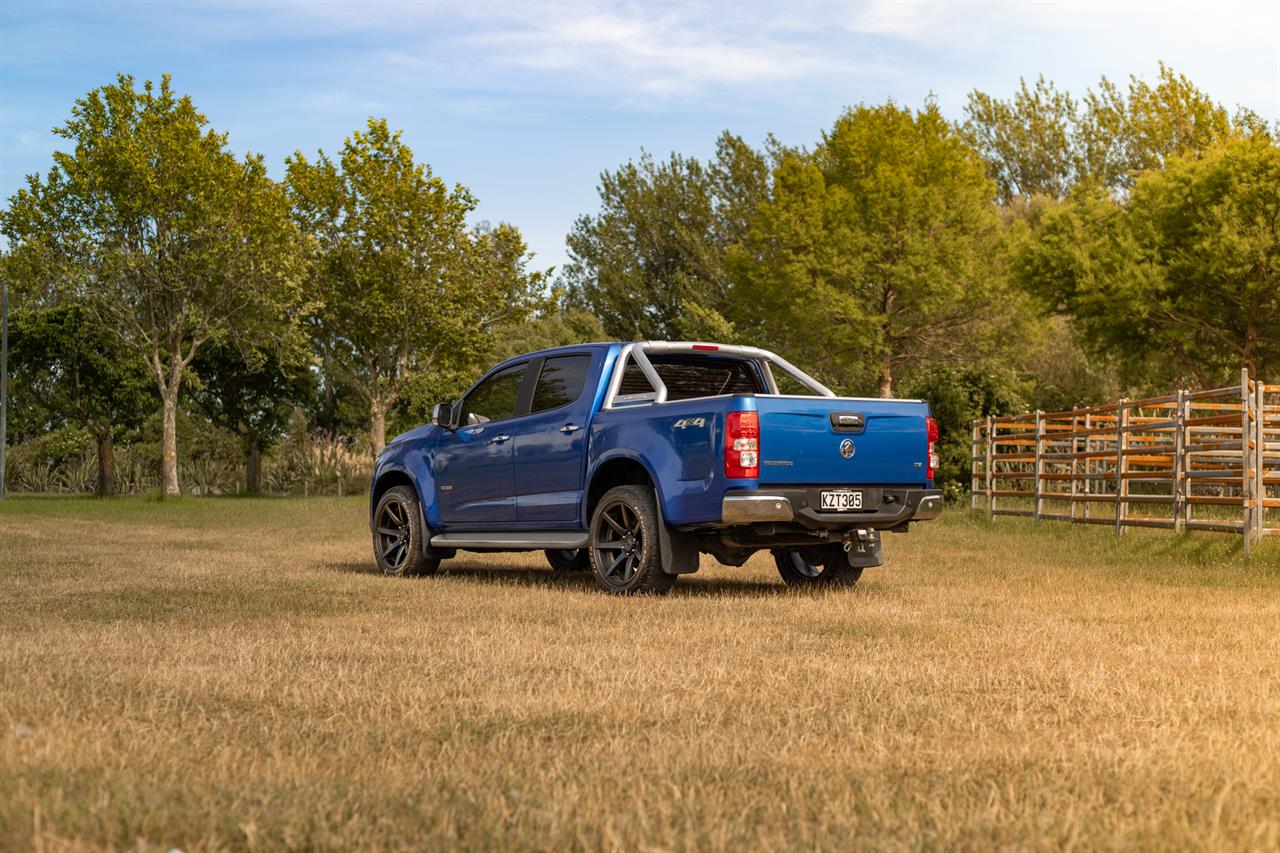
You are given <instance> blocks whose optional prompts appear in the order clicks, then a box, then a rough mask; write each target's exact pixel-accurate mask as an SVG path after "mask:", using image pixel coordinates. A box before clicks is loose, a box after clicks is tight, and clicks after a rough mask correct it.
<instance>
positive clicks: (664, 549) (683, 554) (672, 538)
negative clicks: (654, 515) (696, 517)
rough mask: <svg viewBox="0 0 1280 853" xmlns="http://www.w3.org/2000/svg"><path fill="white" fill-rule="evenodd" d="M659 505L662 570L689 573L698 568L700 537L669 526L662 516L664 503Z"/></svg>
mask: <svg viewBox="0 0 1280 853" xmlns="http://www.w3.org/2000/svg"><path fill="white" fill-rule="evenodd" d="M655 504H656V505H657V507H658V548H659V556H661V558H662V570H663V571H664V572H666V573H667V574H669V575H688V574H692V573H693V572H696V571H697V570H698V537H697V536H695V535H693V534H692V533H681V532H680V531H679V530H672V529H671V528H670V527H667V523H666V521H664V520H663V518H662V503H661V501H655Z"/></svg>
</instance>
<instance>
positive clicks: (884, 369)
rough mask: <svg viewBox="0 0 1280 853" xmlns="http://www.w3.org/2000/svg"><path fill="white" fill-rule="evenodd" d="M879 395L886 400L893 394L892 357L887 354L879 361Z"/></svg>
mask: <svg viewBox="0 0 1280 853" xmlns="http://www.w3.org/2000/svg"><path fill="white" fill-rule="evenodd" d="M880 396H881V397H883V398H885V399H886V400H887V399H889V398H890V397H892V396H893V359H892V358H890V357H889V356H887V355H886V356H885V357H884V360H883V361H882V362H880Z"/></svg>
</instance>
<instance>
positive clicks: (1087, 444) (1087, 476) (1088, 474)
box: [1084, 412, 1093, 518]
mask: <svg viewBox="0 0 1280 853" xmlns="http://www.w3.org/2000/svg"><path fill="white" fill-rule="evenodd" d="M1092 429H1093V413H1092V412H1090V413H1089V414H1087V415H1085V416H1084V432H1085V436H1084V493H1085V496H1086V497H1088V496H1089V495H1092V494H1093V458H1092V457H1091V456H1090V455H1089V454H1090V453H1092V452H1093V436H1092V435H1090V434H1089V433H1090V431H1091V430H1092ZM1092 504H1093V501H1090V500H1086V501H1085V502H1084V517H1085V518H1088V517H1089V516H1090V514H1091V512H1092V510H1091V509H1090V507H1091V506H1092Z"/></svg>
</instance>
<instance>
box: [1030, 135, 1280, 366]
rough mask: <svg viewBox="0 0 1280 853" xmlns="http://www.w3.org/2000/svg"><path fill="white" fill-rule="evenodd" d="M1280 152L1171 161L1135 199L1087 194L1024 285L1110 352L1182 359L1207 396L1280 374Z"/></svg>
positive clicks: (1078, 198)
mask: <svg viewBox="0 0 1280 853" xmlns="http://www.w3.org/2000/svg"><path fill="white" fill-rule="evenodd" d="M1278 223H1280V148H1278V147H1277V146H1276V145H1275V144H1274V143H1273V142H1271V141H1269V140H1267V139H1264V138H1251V139H1240V140H1235V141H1232V142H1229V143H1226V144H1223V145H1220V146H1217V147H1215V148H1213V149H1210V150H1209V151H1206V152H1203V153H1202V154H1199V155H1194V154H1187V155H1184V156H1174V157H1171V158H1170V159H1169V160H1168V161H1167V163H1166V164H1165V167H1164V169H1163V170H1158V171H1149V172H1146V173H1144V174H1143V175H1142V176H1140V177H1139V178H1138V180H1137V182H1136V183H1135V185H1134V187H1133V190H1132V192H1131V193H1130V194H1129V196H1128V197H1127V198H1125V199H1119V200H1117V199H1114V198H1110V197H1107V196H1105V195H1103V194H1101V193H1099V192H1096V191H1087V190H1082V191H1081V192H1079V193H1077V194H1076V195H1075V196H1073V198H1072V199H1071V200H1070V201H1069V203H1067V204H1063V205H1059V206H1055V207H1053V208H1050V209H1048V210H1046V211H1045V212H1044V215H1043V217H1042V218H1041V220H1040V221H1039V222H1038V223H1037V227H1036V228H1035V229H1034V231H1033V232H1032V236H1031V237H1030V239H1029V240H1028V241H1027V242H1026V243H1025V244H1024V245H1022V246H1021V247H1020V248H1019V249H1018V250H1017V251H1016V252H1015V254H1014V259H1013V269H1014V271H1015V274H1016V275H1017V277H1018V278H1019V280H1021V281H1022V282H1023V283H1024V284H1025V285H1026V286H1027V287H1028V288H1030V289H1031V290H1032V291H1034V292H1036V293H1038V294H1039V295H1040V296H1041V297H1043V298H1044V299H1045V300H1046V302H1047V304H1048V305H1049V306H1050V307H1051V308H1053V309H1055V310H1057V311H1059V312H1062V313H1064V314H1068V315H1070V316H1072V317H1074V318H1075V319H1076V322H1077V323H1079V324H1080V325H1081V326H1082V328H1084V329H1085V331H1086V338H1087V339H1088V340H1089V341H1090V342H1091V344H1092V345H1093V347H1094V348H1095V349H1096V350H1098V351H1101V352H1117V353H1124V354H1126V356H1127V357H1129V358H1132V359H1146V360H1147V361H1146V362H1144V363H1146V364H1151V363H1158V362H1159V361H1165V362H1168V359H1169V358H1170V357H1172V358H1173V359H1174V362H1175V363H1176V364H1177V365H1179V366H1180V367H1181V369H1182V371H1183V375H1185V376H1187V377H1189V378H1191V379H1193V380H1194V381H1195V382H1196V383H1197V384H1199V385H1200V386H1201V387H1206V386H1210V385H1213V384H1217V383H1218V382H1221V381H1222V380H1224V379H1227V378H1229V377H1230V376H1231V375H1232V374H1233V372H1234V371H1235V370H1238V369H1239V367H1240V366H1241V365H1244V366H1246V367H1248V368H1249V369H1250V371H1251V372H1254V373H1256V374H1270V373H1275V372H1277V371H1280V331H1277V330H1280V225H1278Z"/></svg>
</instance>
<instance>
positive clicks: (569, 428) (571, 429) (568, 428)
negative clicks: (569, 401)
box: [560, 424, 582, 435]
mask: <svg viewBox="0 0 1280 853" xmlns="http://www.w3.org/2000/svg"><path fill="white" fill-rule="evenodd" d="M580 429H582V427H580V426H578V425H577V424H565V425H564V426H562V427H560V431H561V432H562V433H564V434H565V435H571V434H572V433H575V432H577V431H578V430H580Z"/></svg>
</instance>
